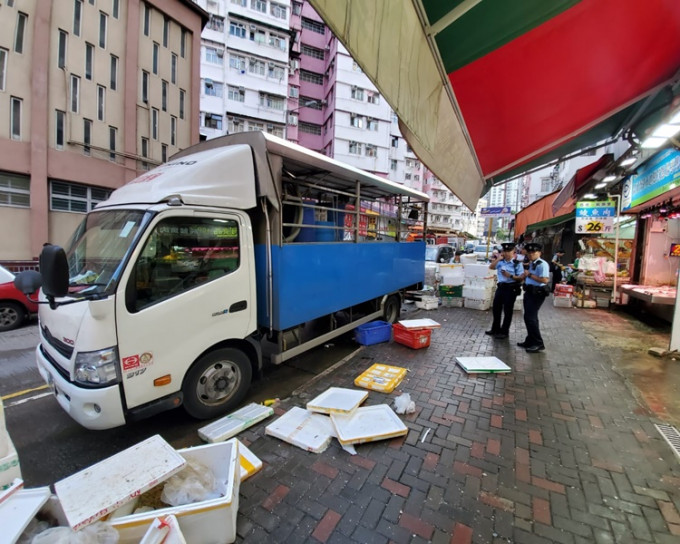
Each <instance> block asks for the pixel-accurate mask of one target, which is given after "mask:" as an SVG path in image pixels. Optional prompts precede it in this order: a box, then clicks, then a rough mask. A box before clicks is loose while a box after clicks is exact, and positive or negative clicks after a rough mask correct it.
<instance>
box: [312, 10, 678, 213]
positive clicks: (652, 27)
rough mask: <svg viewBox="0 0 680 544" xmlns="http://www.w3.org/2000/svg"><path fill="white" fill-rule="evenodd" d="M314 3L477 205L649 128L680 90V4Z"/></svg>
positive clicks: (440, 168) (421, 148)
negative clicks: (573, 154)
mask: <svg viewBox="0 0 680 544" xmlns="http://www.w3.org/2000/svg"><path fill="white" fill-rule="evenodd" d="M310 1H311V4H312V5H313V7H314V8H315V9H316V10H317V11H318V12H319V14H320V15H321V17H322V18H323V19H324V20H325V21H326V23H327V24H328V25H329V27H330V28H331V29H332V30H333V32H334V33H335V35H336V36H337V37H338V39H339V40H340V41H341V42H342V43H343V44H344V45H345V47H347V49H348V50H349V52H350V54H352V56H353V57H354V59H355V60H356V61H357V62H358V64H359V65H360V66H361V67H362V69H363V70H364V73H365V74H366V75H367V76H368V77H369V78H370V79H371V80H372V81H373V82H374V84H375V85H376V87H378V89H379V90H380V91H381V93H382V94H383V95H384V96H385V98H386V100H387V101H388V103H389V104H390V106H391V107H392V108H393V109H394V110H395V112H396V113H397V115H398V116H399V119H400V127H401V129H402V132H403V133H404V136H405V137H406V138H407V140H408V141H409V143H410V145H411V147H412V148H413V149H414V151H415V152H416V154H418V156H419V157H420V158H421V160H422V161H423V162H424V163H425V164H426V165H427V166H428V167H429V168H430V169H431V170H432V171H433V172H434V173H435V175H436V176H437V177H438V178H439V179H441V180H442V181H443V182H444V183H445V184H446V185H447V186H448V187H449V188H450V189H451V190H453V192H454V193H456V195H458V196H459V197H460V198H461V199H462V200H463V201H464V202H465V203H466V204H467V205H468V206H469V207H472V208H473V207H474V205H475V204H476V201H477V199H478V198H479V196H480V195H482V194H483V193H484V192H485V191H486V190H487V189H488V187H489V186H490V185H491V184H493V183H498V182H500V181H502V180H504V179H508V178H509V177H511V176H513V175H517V174H520V173H521V172H523V171H526V170H527V169H529V168H531V167H533V166H537V165H540V164H543V163H545V162H547V161H548V160H551V159H552V158H556V157H560V156H563V155H565V154H566V153H568V152H570V151H573V150H575V149H579V148H583V147H586V146H587V145H592V144H593V143H595V142H597V141H599V140H602V139H603V138H608V137H613V136H616V135H620V134H621V133H622V132H623V131H625V130H632V131H633V132H636V129H637V132H639V131H640V127H643V126H648V124H645V122H646V121H649V117H650V115H652V113H650V112H656V114H657V116H658V114H659V112H664V113H665V112H667V110H668V108H669V107H670V105H671V102H672V100H673V98H674V96H675V94H676V88H675V84H676V83H677V81H676V78H677V75H678V70H679V69H680V1H678V0H371V1H366V0H310ZM657 120H658V119H657Z"/></svg>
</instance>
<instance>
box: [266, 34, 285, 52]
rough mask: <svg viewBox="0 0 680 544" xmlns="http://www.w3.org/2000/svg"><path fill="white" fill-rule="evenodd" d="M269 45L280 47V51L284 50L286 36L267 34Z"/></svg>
mask: <svg viewBox="0 0 680 544" xmlns="http://www.w3.org/2000/svg"><path fill="white" fill-rule="evenodd" d="M269 46H270V47H276V48H277V49H280V50H281V51H285V50H286V38H284V37H282V36H277V35H276V34H270V35H269Z"/></svg>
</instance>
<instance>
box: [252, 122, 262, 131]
mask: <svg viewBox="0 0 680 544" xmlns="http://www.w3.org/2000/svg"><path fill="white" fill-rule="evenodd" d="M258 130H261V131H264V124H263V123H254V122H253V121H250V122H249V123H248V132H255V131H258Z"/></svg>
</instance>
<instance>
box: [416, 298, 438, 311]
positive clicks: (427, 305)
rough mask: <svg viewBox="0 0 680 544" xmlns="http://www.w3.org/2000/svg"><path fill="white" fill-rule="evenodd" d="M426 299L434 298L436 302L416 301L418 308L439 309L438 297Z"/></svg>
mask: <svg viewBox="0 0 680 544" xmlns="http://www.w3.org/2000/svg"><path fill="white" fill-rule="evenodd" d="M426 298H428V299H429V298H434V300H416V308H421V309H422V310H436V309H437V308H438V307H439V300H438V299H437V297H426Z"/></svg>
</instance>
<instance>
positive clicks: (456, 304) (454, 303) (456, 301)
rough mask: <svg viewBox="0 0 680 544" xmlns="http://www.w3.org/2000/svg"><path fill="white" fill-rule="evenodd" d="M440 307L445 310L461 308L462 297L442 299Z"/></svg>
mask: <svg viewBox="0 0 680 544" xmlns="http://www.w3.org/2000/svg"><path fill="white" fill-rule="evenodd" d="M442 306H444V307H445V308H462V307H463V297H442Z"/></svg>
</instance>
